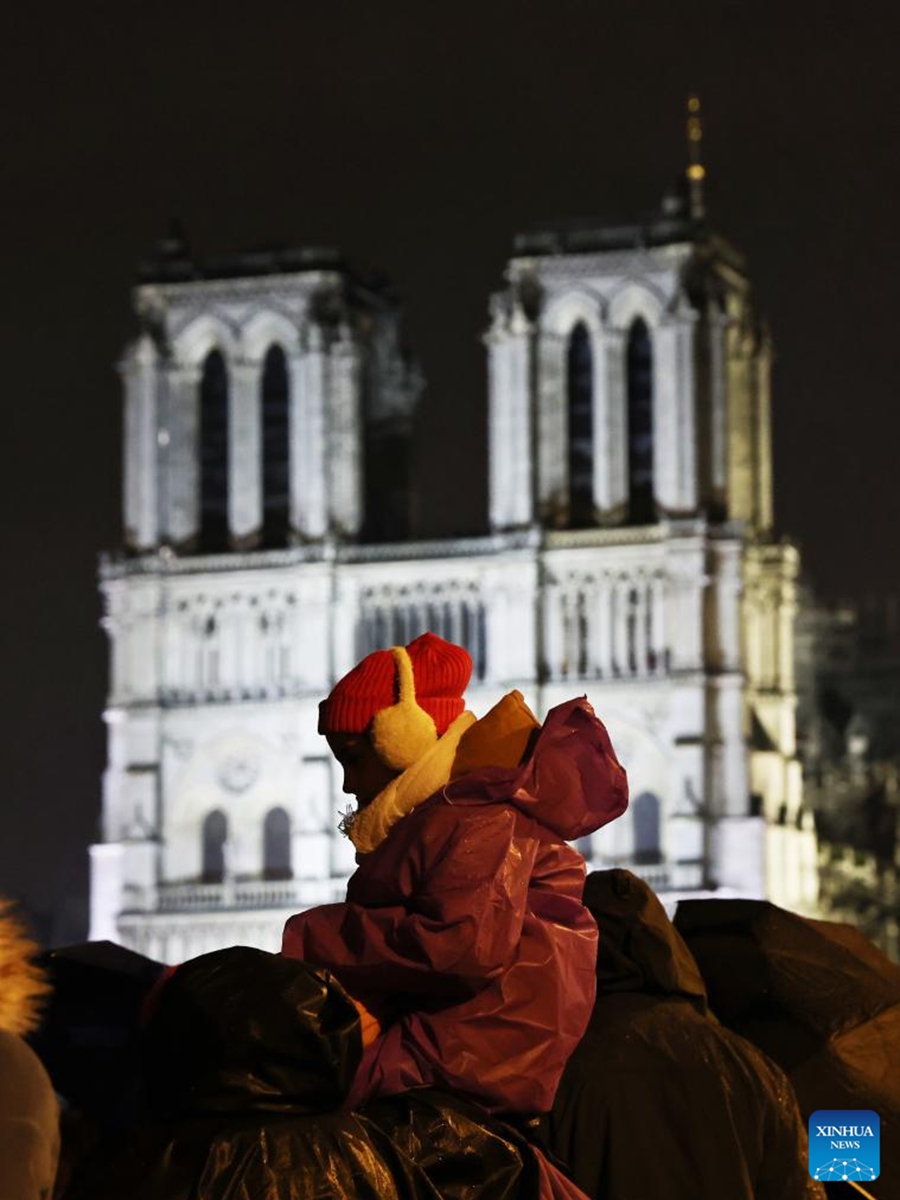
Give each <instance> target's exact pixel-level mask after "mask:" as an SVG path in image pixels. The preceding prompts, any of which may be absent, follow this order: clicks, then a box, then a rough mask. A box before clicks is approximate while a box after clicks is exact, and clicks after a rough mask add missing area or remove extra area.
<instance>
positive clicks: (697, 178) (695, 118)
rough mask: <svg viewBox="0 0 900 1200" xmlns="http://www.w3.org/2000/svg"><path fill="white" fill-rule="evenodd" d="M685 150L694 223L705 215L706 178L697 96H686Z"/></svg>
mask: <svg viewBox="0 0 900 1200" xmlns="http://www.w3.org/2000/svg"><path fill="white" fill-rule="evenodd" d="M687 148H688V165H687V170H686V171H685V174H686V175H687V181H688V196H689V207H690V214H691V217H692V218H693V219H694V220H695V221H700V220H702V219H703V217H704V216H705V213H706V207H705V205H704V203H703V180H704V179H705V178H706V168H705V167H704V166H703V122H702V120H701V117H700V97H699V96H688V101H687Z"/></svg>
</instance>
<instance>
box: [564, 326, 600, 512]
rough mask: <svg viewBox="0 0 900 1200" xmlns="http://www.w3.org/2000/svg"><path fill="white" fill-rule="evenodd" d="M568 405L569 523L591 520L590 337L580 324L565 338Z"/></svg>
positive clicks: (591, 426) (592, 400)
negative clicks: (567, 347)
mask: <svg viewBox="0 0 900 1200" xmlns="http://www.w3.org/2000/svg"><path fill="white" fill-rule="evenodd" d="M566 388H567V393H568V402H569V523H570V524H571V525H589V524H591V523H592V522H593V518H594V357H593V354H592V352H591V335H590V334H589V333H588V330H587V326H586V325H584V324H583V323H582V322H581V321H579V323H578V324H577V325H576V326H575V328H574V329H573V330H572V333H571V336H570V337H569V352H568V357H567V362H566Z"/></svg>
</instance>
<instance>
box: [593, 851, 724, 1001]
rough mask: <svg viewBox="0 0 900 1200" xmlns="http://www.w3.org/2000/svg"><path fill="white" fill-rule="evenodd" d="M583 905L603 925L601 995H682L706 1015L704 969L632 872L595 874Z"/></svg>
mask: <svg viewBox="0 0 900 1200" xmlns="http://www.w3.org/2000/svg"><path fill="white" fill-rule="evenodd" d="M584 904H585V907H586V908H588V909H589V910H590V912H591V914H592V916H593V917H594V920H595V921H596V922H597V924H598V925H599V926H600V929H601V931H602V936H601V938H600V951H599V955H598V958H597V984H598V988H599V990H600V992H601V993H607V992H644V993H649V994H655V995H662V996H680V997H682V998H684V999H686V1000H690V1001H691V1002H692V1003H693V1004H694V1006H695V1007H696V1008H698V1009H699V1010H700V1011H701V1012H705V1011H706V987H705V985H704V983H703V977H702V976H701V974H700V968H699V967H698V966H697V963H696V961H695V959H694V956H693V955H692V954H691V952H690V950H688V948H687V946H686V945H685V943H684V940H683V939H682V937H681V935H680V934H679V932H678V930H677V929H676V928H675V926H674V925H673V924H672V922H671V921H670V920H669V918H668V916H667V915H666V910H665V909H664V908H663V906H662V904H661V903H660V902H659V900H658V899H657V897H656V895H655V894H654V892H653V891H652V889H651V888H650V886H649V885H648V884H646V883H645V882H644V880H643V879H640V878H639V877H638V876H637V875H634V874H632V872H631V871H625V870H622V869H621V868H616V869H614V870H611V871H592V872H591V874H590V875H588V877H587V880H586V881H585V885H584Z"/></svg>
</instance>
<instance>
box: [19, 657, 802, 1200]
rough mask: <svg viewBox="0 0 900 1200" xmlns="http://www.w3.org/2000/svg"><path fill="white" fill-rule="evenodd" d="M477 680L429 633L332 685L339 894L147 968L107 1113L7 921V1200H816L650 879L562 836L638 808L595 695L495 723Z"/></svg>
mask: <svg viewBox="0 0 900 1200" xmlns="http://www.w3.org/2000/svg"><path fill="white" fill-rule="evenodd" d="M471 670H472V664H471V660H470V658H469V656H468V654H467V652H466V651H465V650H464V649H463V648H462V647H460V646H456V645H453V644H452V643H449V642H446V641H444V640H442V639H441V638H438V637H436V636H435V635H433V634H424V635H422V636H421V637H419V638H417V639H416V640H415V641H413V642H412V643H410V645H408V646H406V647H394V648H392V649H390V650H380V651H376V652H374V653H372V654H370V655H368V656H367V657H366V658H365V659H363V660H362V661H361V662H360V663H359V664H358V665H357V666H356V667H355V668H354V669H353V670H352V671H350V672H349V673H348V674H347V675H346V676H345V677H344V678H343V679H341V680H340V681H339V682H338V683H337V684H336V686H335V687H334V689H333V690H332V692H331V694H330V695H329V696H328V697H327V698H326V699H325V700H323V702H322V704H321V705H320V716H319V732H320V733H321V734H322V735H323V736H324V737H325V738H326V739H327V742H328V745H329V747H330V749H331V752H332V753H333V755H334V757H335V758H336V760H337V762H338V763H339V765H340V767H341V768H342V770H343V773H344V790H345V791H346V792H348V793H349V794H351V795H353V796H355V798H356V811H355V814H354V815H353V816H352V818H347V819H346V821H345V824H346V830H345V831H346V833H347V835H348V836H349V837H350V838H351V839H352V841H353V844H354V846H355V848H356V852H357V864H358V865H357V869H356V871H355V873H354V875H353V876H352V878H351V879H350V882H349V885H348V889H347V897H346V900H345V901H343V902H342V903H337V904H330V905H324V906H320V907H317V908H313V909H310V910H308V911H306V912H302V913H300V914H298V915H296V916H294V917H292V918H291V919H290V920H289V921H288V923H287V925H286V927H285V930H284V938H283V945H282V950H281V953H280V954H268V953H265V952H263V951H260V950H253V949H249V948H246V947H235V948H233V949H229V950H222V951H218V952H216V953H213V954H208V955H204V956H202V957H200V958H197V959H193V960H191V961H189V962H186V963H183V964H181V965H179V966H178V967H177V968H176V969H174V970H171V969H169V970H166V971H161V970H160V971H156V973H153V972H148V973H147V974H146V976H141V978H142V979H144V980H145V983H142V984H141V988H140V997H139V999H140V1003H139V1004H136V1005H135V1006H134V1011H133V1013H132V1014H131V1015H130V1016H129V1017H128V1022H127V1023H129V1026H130V1033H129V1037H130V1039H131V1040H130V1041H129V1047H130V1048H133V1047H137V1050H136V1051H135V1053H134V1055H133V1068H132V1067H131V1066H129V1070H130V1071H131V1075H130V1076H129V1078H128V1080H127V1081H124V1082H123V1080H124V1068H123V1064H124V1063H126V1062H127V1063H129V1064H130V1063H131V1062H132V1057H129V1056H128V1055H119V1056H117V1059H116V1061H117V1069H118V1071H119V1074H118V1075H117V1076H116V1078H115V1081H112V1080H111V1081H110V1082H109V1084H108V1086H106V1088H105V1089H104V1087H103V1086H100V1087H95V1088H94V1090H93V1092H92V1093H91V1095H92V1096H96V1095H97V1094H99V1095H101V1096H103V1095H104V1091H105V1093H106V1095H105V1101H106V1103H105V1105H98V1104H97V1103H96V1102H95V1101H94V1100H91V1101H90V1102H88V1101H86V1100H85V1098H84V1095H83V1094H80V1092H79V1089H78V1087H77V1086H73V1085H72V1084H71V1083H70V1082H69V1080H68V1078H67V1077H66V1073H65V1071H64V1070H62V1069H61V1067H60V1063H59V1056H58V1055H57V1056H54V1054H51V1053H48V1052H45V1053H44V1054H43V1057H44V1064H43V1065H42V1062H41V1061H40V1058H39V1057H38V1054H36V1053H35V1051H34V1050H32V1049H31V1048H30V1047H29V1045H28V1044H27V1042H26V1041H25V1040H24V1038H25V1036H26V1035H28V1034H29V1033H30V1032H31V1031H32V1030H33V1029H34V1028H35V1026H36V1024H37V1021H38V1016H37V1012H38V1008H39V1005H40V1001H41V999H42V993H43V991H44V989H45V988H46V987H47V984H46V983H45V982H44V981H43V980H42V978H41V976H40V972H39V971H38V970H37V968H36V967H35V966H34V965H33V954H32V948H31V947H30V946H28V945H27V944H25V943H24V942H23V940H22V934H21V931H20V930H19V929H18V928H17V927H16V926H15V922H14V921H13V920H12V918H11V916H10V915H9V914H8V913H6V914H4V915H3V917H2V932H0V983H2V995H0V1028H2V1032H0V1200H39V1198H40V1200H49V1198H50V1197H54V1196H55V1197H65V1198H66V1200H124V1198H125V1197H134V1198H135V1200H151V1198H155V1197H158V1198H159V1200H226V1198H228V1200H235V1198H238V1197H240V1198H246V1200H250V1198H251V1197H253V1198H254V1200H289V1198H290V1200H300V1198H301V1197H310V1198H311V1197H325V1196H351V1197H357V1196H358V1197H398V1198H400V1197H403V1198H406V1197H408V1198H410V1200H412V1198H414V1197H415V1198H419V1197H422V1198H428V1200H435V1198H442V1200H457V1198H459V1200H462V1198H463V1197H470V1198H472V1200H476V1198H477V1200H513V1198H514V1197H522V1198H525V1197H529V1198H532V1200H583V1198H584V1197H585V1196H587V1197H596V1198H597V1200H764V1198H769V1197H771V1198H773V1200H774V1198H776V1197H777V1198H779V1200H802V1198H806V1200H812V1198H813V1197H822V1196H824V1191H823V1190H822V1187H821V1185H820V1184H817V1183H815V1182H814V1181H813V1180H812V1179H811V1178H810V1177H809V1173H808V1170H807V1160H806V1146H805V1134H804V1129H803V1122H802V1119H801V1116H800V1112H799V1109H798V1105H797V1101H796V1098H795V1096H794V1094H793V1092H792V1090H791V1086H790V1084H789V1082H788V1079H787V1077H786V1076H785V1074H784V1073H783V1072H782V1071H781V1070H780V1069H779V1067H778V1066H776V1065H775V1063H773V1062H772V1061H771V1060H770V1059H769V1058H767V1057H766V1056H765V1054H763V1053H762V1052H761V1051H760V1050H758V1049H756V1048H755V1047H754V1046H752V1045H751V1044H750V1043H749V1042H747V1041H746V1040H744V1039H743V1038H742V1037H741V1036H739V1035H738V1034H736V1033H734V1032H732V1031H730V1030H728V1029H726V1028H725V1027H723V1026H722V1025H721V1024H720V1023H719V1022H718V1021H717V1020H716V1018H715V1017H714V1016H713V1015H712V1013H711V1012H710V1009H709V1007H708V1003H707V996H706V989H705V987H704V981H703V979H702V977H701V975H700V971H699V970H698V967H697V964H696V962H695V960H694V958H693V957H692V955H691V953H690V951H689V950H688V948H687V946H686V945H685V943H684V941H683V940H682V938H681V937H680V936H679V934H678V932H677V931H676V930H675V928H674V927H673V925H672V924H671V922H670V921H669V919H668V917H667V916H666V914H665V912H664V910H663V908H662V906H661V905H660V903H659V901H658V900H657V899H656V897H655V896H654V895H653V893H652V892H651V891H650V889H649V888H648V887H647V885H646V884H645V883H643V882H642V881H641V880H640V879H638V878H637V877H636V876H634V875H632V874H631V873H629V872H628V871H624V870H611V871H603V872H596V873H594V874H592V875H590V876H589V877H588V878H587V882H586V883H585V866H584V860H583V858H582V857H581V855H580V854H579V853H578V852H577V851H576V850H575V849H573V848H572V846H571V844H570V843H572V842H573V841H575V840H577V839H578V838H581V837H584V836H586V835H589V834H593V833H595V832H596V831H597V830H598V829H600V828H601V827H602V826H604V825H605V824H607V823H608V822H610V821H613V820H615V819H616V818H617V817H619V816H621V814H622V813H623V812H624V811H625V809H626V806H627V802H628V792H627V782H626V776H625V771H624V770H623V768H622V766H621V765H620V764H619V762H618V760H617V758H616V755H615V752H614V750H613V747H612V744H611V742H610V739H609V736H608V734H607V732H606V730H605V728H604V726H603V724H602V723H601V721H600V720H599V719H598V718H597V716H596V715H595V714H594V712H593V710H592V708H591V706H590V704H589V703H588V702H587V700H586V699H584V698H580V699H574V700H571V701H569V702H567V703H565V704H563V705H560V706H559V707H557V708H555V709H553V710H552V711H551V712H550V713H549V714H548V716H547V718H546V719H545V720H544V722H543V723H540V722H538V720H537V719H536V718H535V716H534V715H533V714H532V713H531V712H530V710H529V709H528V707H527V706H526V704H525V703H524V701H523V699H522V697H521V695H520V694H519V693H518V692H512V693H510V694H509V695H507V696H505V697H504V698H503V699H502V700H501V701H500V702H499V703H498V704H497V705H495V707H494V708H493V709H492V710H491V711H490V712H489V713H487V714H486V715H485V716H483V717H482V718H481V719H477V718H476V717H475V716H474V715H473V714H472V713H470V712H469V711H467V710H466V708H465V702H464V693H465V689H466V687H467V685H468V682H469V678H470V675H471ZM598 929H599V937H598ZM51 970H52V956H51ZM58 1009H59V1005H57V1012H56V1014H55V1020H56V1023H57V1025H59V1023H60V1021H62V1023H63V1024H65V1012H63V1013H62V1016H60V1013H59V1011H58ZM76 1040H77V1039H76ZM35 1046H36V1047H37V1049H38V1050H39V1051H40V1049H41V1043H40V1039H38V1041H36V1042H35ZM129 1054H130V1051H129ZM103 1069H104V1068H102V1067H101V1066H100V1065H98V1066H97V1067H96V1068H93V1067H90V1065H88V1066H87V1067H83V1068H82V1073H84V1072H85V1071H88V1072H89V1073H91V1074H92V1075H94V1083H95V1084H96V1083H97V1082H98V1080H99V1082H100V1083H101V1085H102V1079H100V1075H102V1070H103ZM69 1076H71V1071H70V1072H69ZM51 1080H52V1082H51ZM110 1093H112V1094H110ZM60 1109H62V1111H60ZM125 1114H127V1116H126V1115H125ZM60 1129H61V1130H62V1141H61V1146H62V1149H61V1150H60Z"/></svg>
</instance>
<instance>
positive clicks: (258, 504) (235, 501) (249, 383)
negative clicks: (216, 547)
mask: <svg viewBox="0 0 900 1200" xmlns="http://www.w3.org/2000/svg"><path fill="white" fill-rule="evenodd" d="M260 380H261V366H260V364H259V363H258V362H246V361H238V362H233V363H232V364H231V380H230V382H231V386H230V387H229V389H228V441H229V446H228V528H229V531H230V533H231V542H232V545H233V546H234V547H235V548H236V549H246V548H249V547H252V546H255V545H256V544H257V543H258V541H259V538H260V531H261V529H262V412H261V408H262V402H261V396H260Z"/></svg>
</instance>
